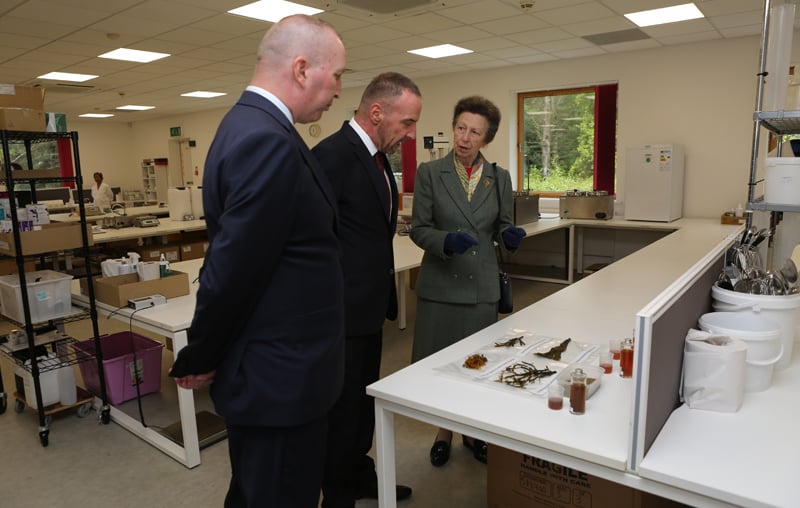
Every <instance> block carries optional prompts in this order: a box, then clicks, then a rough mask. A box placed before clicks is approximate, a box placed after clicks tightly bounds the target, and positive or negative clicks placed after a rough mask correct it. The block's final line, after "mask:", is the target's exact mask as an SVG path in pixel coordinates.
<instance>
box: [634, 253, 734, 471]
mask: <svg viewBox="0 0 800 508" xmlns="http://www.w3.org/2000/svg"><path fill="white" fill-rule="evenodd" d="M723 262H724V257H723V256H722V255H720V256H718V257H716V258H714V259H713V260H712V261H711V262H709V264H707V265H706V267H705V268H704V269H701V271H700V272H699V273H698V275H697V276H695V277H693V278H692V282H691V283H690V284H687V285H686V286H685V289H684V290H683V291H682V292H680V293H678V294H676V295H675V296H674V297H673V298H670V299H669V300H668V301H667V302H666V303H665V304H664V305H662V306H661V307H659V308H656V309H654V310H652V311H651V312H648V313H647V314H644V313H640V314H639V315H637V316H636V328H637V329H636V349H637V353H636V355H637V359H638V360H639V366H640V368H639V370H640V371H641V377H638V376H637V383H639V384H637V386H636V388H635V391H636V398H635V401H634V438H633V448H632V450H631V459H630V465H631V467H632V469H636V467H637V466H638V463H639V461H640V460H641V459H642V457H644V455H645V454H646V453H647V450H649V449H650V446H651V445H652V444H653V441H655V439H656V437H657V436H658V433H659V432H660V431H661V428H662V427H663V426H664V424H665V423H666V421H667V419H668V418H669V415H670V414H671V413H672V411H674V410H675V409H676V408H677V407H678V406H680V404H681V402H680V398H679V395H678V389H679V387H680V383H681V374H682V370H683V344H684V341H685V339H686V333H687V332H688V331H689V329H690V328H697V321H698V319H699V318H700V316H702V315H703V314H705V313H706V312H710V311H711V287H712V286H713V285H714V282H715V281H716V280H717V277H718V276H719V273H720V270H721V269H722V267H723ZM642 346H644V347H642ZM634 375H636V373H634ZM643 395H645V396H644V397H643ZM642 418H644V420H643V421H642ZM642 433H643V434H644V435H642Z"/></svg>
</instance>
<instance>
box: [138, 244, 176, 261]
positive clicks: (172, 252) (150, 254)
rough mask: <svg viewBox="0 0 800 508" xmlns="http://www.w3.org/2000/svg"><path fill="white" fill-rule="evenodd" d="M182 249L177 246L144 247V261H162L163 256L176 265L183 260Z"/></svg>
mask: <svg viewBox="0 0 800 508" xmlns="http://www.w3.org/2000/svg"><path fill="white" fill-rule="evenodd" d="M180 251H181V249H180V247H179V246H177V245H158V246H156V245H151V246H148V247H142V261H160V260H161V254H164V257H165V258H166V259H167V261H169V262H170V263H176V262H178V261H180V260H181V252H180Z"/></svg>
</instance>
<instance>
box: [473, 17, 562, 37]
mask: <svg viewBox="0 0 800 508" xmlns="http://www.w3.org/2000/svg"><path fill="white" fill-rule="evenodd" d="M549 26H550V25H548V24H547V23H545V22H544V21H542V20H540V19H537V18H535V17H533V16H526V15H525V14H519V13H518V14H517V15H516V16H514V17H511V18H502V19H495V20H492V21H485V22H481V23H476V24H475V28H477V29H479V30H485V31H487V32H489V33H492V34H495V35H501V34H513V33H517V32H525V31H528V30H536V29H538V28H546V27H549Z"/></svg>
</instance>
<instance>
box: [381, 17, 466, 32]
mask: <svg viewBox="0 0 800 508" xmlns="http://www.w3.org/2000/svg"><path fill="white" fill-rule="evenodd" d="M389 25H390V26H391V27H392V28H395V29H397V30H400V31H403V32H406V33H410V34H426V33H429V32H435V31H438V30H446V29H448V28H453V27H457V26H459V25H460V23H458V22H457V21H454V20H452V19H450V18H446V17H444V16H440V15H438V14H434V13H423V14H416V15H414V16H408V17H406V18H400V19H397V20H393V21H392V22H391V23H389Z"/></svg>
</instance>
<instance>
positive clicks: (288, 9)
mask: <svg viewBox="0 0 800 508" xmlns="http://www.w3.org/2000/svg"><path fill="white" fill-rule="evenodd" d="M228 12H229V13H230V14H236V15H237V16H244V17H246V18H253V19H260V20H262V21H269V22H271V23H277V22H278V21H280V20H282V19H283V18H285V17H286V16H291V15H292V14H307V15H309V16H313V15H314V14H319V13H320V12H323V11H322V9H315V8H313V7H308V6H305V5H300V4H296V3H294V2H286V1H284V0H260V1H258V2H253V3H251V4H247V5H243V6H242V7H238V8H236V9H231V10H229V11H228Z"/></svg>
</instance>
